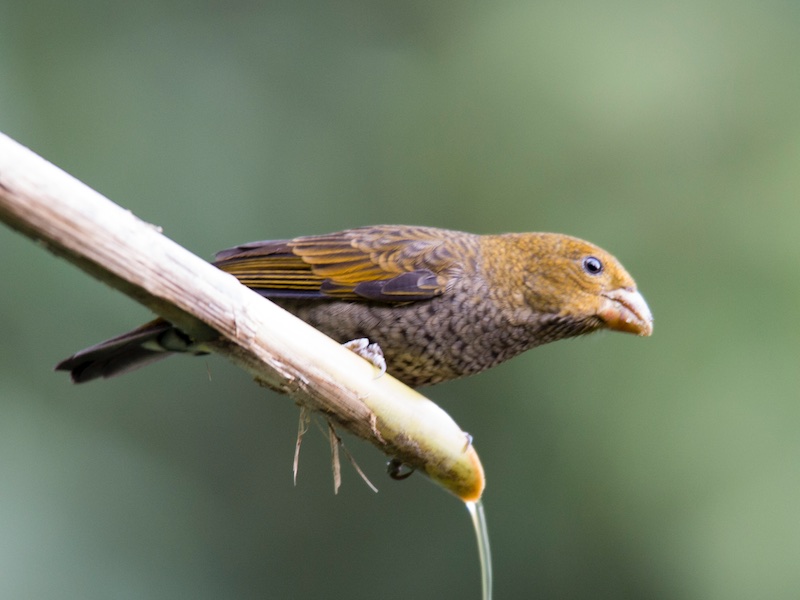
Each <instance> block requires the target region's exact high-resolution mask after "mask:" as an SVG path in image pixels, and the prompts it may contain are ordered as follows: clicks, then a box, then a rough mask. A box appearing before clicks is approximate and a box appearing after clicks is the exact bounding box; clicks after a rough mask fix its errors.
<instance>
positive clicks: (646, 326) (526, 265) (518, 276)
mask: <svg viewBox="0 0 800 600" xmlns="http://www.w3.org/2000/svg"><path fill="white" fill-rule="evenodd" d="M490 246H492V248H490V249H489V251H490V252H491V253H492V254H496V253H498V252H499V253H504V254H505V260H506V261H507V262H506V264H512V265H513V268H512V269H511V273H512V276H511V279H512V280H511V281H506V282H505V285H504V286H501V287H503V288H504V289H505V290H506V291H507V292H510V293H511V295H512V296H511V298H510V299H511V304H512V305H514V306H515V311H516V314H517V315H518V316H519V317H520V318H521V319H522V320H541V319H542V318H543V317H544V318H545V319H551V320H552V321H553V322H561V323H563V324H564V327H565V331H564V337H568V336H570V335H577V334H580V333H589V332H591V331H595V330H597V329H604V328H605V329H611V330H615V331H623V332H627V333H634V334H637V335H641V336H649V335H650V334H651V333H652V332H653V316H652V314H651V313H650V309H649V307H648V306H647V303H646V302H645V300H644V298H643V297H642V295H641V294H640V293H639V292H638V290H637V289H636V282H635V281H634V280H633V278H632V277H631V276H630V275H629V274H628V272H627V271H626V270H625V268H624V267H623V266H622V265H621V264H620V262H619V261H618V260H617V259H616V258H614V257H613V256H612V255H611V254H609V253H608V252H606V251H605V250H603V249H602V248H599V247H597V246H595V245H594V244H591V243H589V242H585V241H583V240H580V239H577V238H574V237H570V236H566V235H561V234H552V233H529V234H508V235H503V236H496V237H494V241H493V242H492V243H491V244H490ZM493 272H494V273H503V272H505V273H509V271H508V270H505V271H502V270H494V271H493ZM487 275H488V276H489V277H492V274H491V272H490V273H487ZM509 284H510V285H509ZM570 325H572V326H574V329H573V330H571V331H570V330H569V327H570Z"/></svg>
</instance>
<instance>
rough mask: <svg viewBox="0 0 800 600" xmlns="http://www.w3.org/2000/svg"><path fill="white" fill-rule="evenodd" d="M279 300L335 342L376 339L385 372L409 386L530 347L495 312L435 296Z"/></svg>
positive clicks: (466, 371)
mask: <svg viewBox="0 0 800 600" xmlns="http://www.w3.org/2000/svg"><path fill="white" fill-rule="evenodd" d="M279 304H280V305H282V306H283V307H284V308H286V309H287V310H289V311H290V312H292V313H294V314H295V315H297V316H298V317H300V318H301V319H303V320H304V321H306V322H307V323H309V324H311V325H313V326H314V327H316V328H317V329H319V330H320V331H322V332H323V333H325V334H326V335H328V336H330V337H332V338H333V339H335V340H337V341H338V342H340V343H344V342H347V341H350V340H352V339H357V338H368V339H369V340H370V342H377V343H378V344H379V345H380V347H381V349H382V350H383V354H384V356H385V358H386V365H387V372H389V373H390V374H391V375H393V376H394V377H397V378H398V379H399V380H401V381H403V382H404V383H406V384H408V385H410V386H412V387H418V386H425V385H431V384H435V383H441V382H443V381H448V380H451V379H456V378H459V377H463V376H465V375H470V374H473V373H478V372H480V371H483V370H485V369H488V368H489V367H492V366H494V365H496V364H497V363H499V362H501V361H503V360H506V359H508V358H511V357H512V356H515V355H516V354H519V353H520V352H523V351H524V350H526V349H527V348H529V347H530V346H531V345H532V344H531V343H528V342H527V341H525V340H524V339H522V340H520V339H518V336H515V335H512V334H510V333H509V330H508V326H507V324H504V323H503V322H499V321H498V317H497V315H493V314H485V313H483V312H482V311H481V310H480V309H479V308H476V307H458V308H457V307H454V306H453V302H452V301H446V300H443V299H439V298H437V299H434V300H432V301H429V302H416V303H410V304H407V305H400V306H386V305H379V304H365V303H361V302H358V303H356V302H343V301H336V300H323V301H316V302H313V303H309V302H307V301H305V302H299V301H286V300H284V301H279Z"/></svg>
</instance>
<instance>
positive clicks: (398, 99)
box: [0, 0, 800, 600]
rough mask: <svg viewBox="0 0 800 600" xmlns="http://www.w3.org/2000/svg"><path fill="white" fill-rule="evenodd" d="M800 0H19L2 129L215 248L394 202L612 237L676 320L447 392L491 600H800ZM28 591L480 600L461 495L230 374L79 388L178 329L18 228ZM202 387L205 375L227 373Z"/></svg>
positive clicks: (435, 213) (23, 587)
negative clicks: (337, 466)
mask: <svg viewBox="0 0 800 600" xmlns="http://www.w3.org/2000/svg"><path fill="white" fill-rule="evenodd" d="M798 31H800V4H798V3H796V2H790V1H786V0H762V1H761V2H755V1H749V2H736V1H733V2H731V1H728V2H721V1H713V0H691V1H688V0H686V1H678V2H672V3H658V4H656V3H642V2H634V1H633V0H616V1H608V2H602V3H599V2H588V1H582V2H581V1H566V2H555V1H543V2H530V1H528V2H514V1H508V0H500V1H497V2H492V3H487V2H460V3H430V2H395V3H388V2H383V3H375V2H367V1H358V0H353V1H344V2H335V3H327V2H303V1H300V2H298V1H291V2H290V1H287V2H269V3H258V2H245V1H240V2H236V1H234V2H226V3H221V2H219V3H215V2H161V1H159V2H153V1H150V2H140V3H131V2H107V1H99V0H82V1H78V2H71V3H57V2H41V1H38V0H26V1H25V2H22V1H18V0H11V1H9V0H6V2H3V3H0V130H2V131H4V132H5V133H7V134H9V135H11V136H12V137H14V138H15V139H17V140H18V141H20V142H21V143H23V144H25V145H27V146H29V147H31V148H32V149H33V150H35V151H36V152H38V153H40V154H41V155H43V156H44V157H46V158H47V159H49V160H50V161H52V162H54V163H55V164H57V165H59V166H61V167H62V168H64V169H65V170H66V171H68V172H70V173H72V174H73V175H75V176H76V177H78V178H80V179H82V180H83V181H84V182H86V183H87V184H89V185H90V186H92V187H94V188H95V189H97V190H99V191H100V192H102V193H104V194H106V195H107V196H108V197H109V198H111V199H112V200H114V201H115V202H117V203H119V204H121V205H122V206H124V207H126V208H129V209H130V210H131V211H133V212H134V213H135V214H137V215H139V216H140V217H142V218H143V219H145V220H148V221H150V222H153V223H156V224H158V225H160V226H162V227H163V229H164V232H165V233H166V234H167V235H168V236H170V237H172V238H173V239H175V240H176V241H178V242H179V243H181V244H184V245H185V246H187V247H188V248H189V249H190V250H192V251H194V252H196V253H198V254H200V255H201V256H204V257H208V258H210V257H211V256H212V254H213V252H214V251H215V250H218V249H220V248H224V247H227V246H230V245H233V244H236V243H240V242H245V241H250V240H255V239H270V238H281V237H288V236H294V235H300V234H306V233H324V232H327V231H332V230H336V229H340V228H346V227H353V226H357V225H365V224H373V223H393V222H395V223H412V224H428V225H437V226H442V227H449V228H456V229H466V230H471V231H476V232H482V233H489V232H500V231H524V230H546V231H559V232H564V233H569V234H573V235H577V236H580V237H584V238H587V239H590V240H592V241H593V242H595V243H597V244H599V245H601V246H604V247H605V248H607V249H608V250H610V251H611V252H613V253H614V254H616V255H617V256H618V257H619V258H620V259H621V260H622V262H623V263H624V264H625V266H626V267H627V268H628V270H629V271H630V272H631V273H632V274H633V275H634V276H635V277H636V279H637V281H638V283H639V287H640V289H641V290H642V291H643V293H644V295H645V297H646V298H647V299H648V301H649V303H650V306H651V308H652V310H653V312H654V314H655V318H656V321H655V334H654V336H653V337H652V338H651V339H646V340H645V339H637V338H634V337H631V336H623V335H618V334H600V335H596V336H594V337H589V338H586V339H582V340H576V341H569V342H562V343H559V344H555V345H552V346H548V347H544V348H539V349H536V350H533V351H531V352H529V353H527V354H526V355H524V356H522V357H520V358H518V359H515V360H513V361H511V362H510V363H507V364H505V365H503V366H501V367H498V368H497V369H495V370H493V371H490V372H488V373H485V374H483V375H479V376H476V377H474V378H472V379H468V380H466V381H459V382H454V383H451V384H446V385H442V386H440V387H435V388H429V389H428V390H427V393H428V395H429V396H430V397H432V398H433V399H435V400H436V401H437V402H439V403H441V404H442V405H443V406H444V407H445V409H446V410H448V412H450V414H451V415H453V417H454V418H455V419H456V421H457V422H458V423H459V424H460V425H461V426H462V427H463V428H464V429H465V430H467V431H469V432H471V433H472V434H473V436H474V439H475V446H476V448H477V450H478V452H479V453H480V455H481V457H482V460H483V462H484V466H485V468H486V470H487V476H488V489H487V492H486V494H485V504H486V508H487V511H488V517H489V526H490V532H491V536H492V544H493V552H494V559H495V574H496V579H497V581H496V586H495V590H496V595H497V597H498V598H531V597H535V598H575V599H580V598H617V599H628V598H630V599H662V598H664V599H667V598H669V599H690V600H694V599H697V600H714V599H725V600H731V599H739V598H741V599H752V598H776V599H780V598H797V597H798V596H799V595H800V569H798V561H800V436H798V430H800V403H798V389H800V386H799V384H800V375H798V373H799V372H800V369H798V350H799V349H800V348H799V346H800V344H799V343H798V342H800V325H798V318H797V304H798V298H799V297H800V283H799V281H800V280H799V279H798V273H800V249H799V247H798V237H797V232H798V223H799V222H800V203H798V190H799V189H800V111H798V107H799V106H800V69H799V68H798V63H800V35H798ZM0 248H1V249H2V254H3V260H2V266H1V267H0V273H2V282H3V283H2V287H0V330H2V332H3V333H2V342H0V398H2V402H1V403H0V482H2V483H0V596H2V597H3V598H37V599H50V598H52V599H64V598H81V599H87V598H89V599H95V598H96V599H106V598H125V599H128V598H148V599H151V598H164V599H167V598H169V599H173V598H193V599H212V598H213V599H217V598H324V597H333V596H335V597H341V598H353V599H359V598H364V599H366V598H385V599H393V598H456V597H458V598H477V597H478V595H479V576H478V561H477V551H476V548H475V543H474V540H473V537H472V532H471V529H470V525H469V522H468V518H467V514H466V511H465V510H464V509H463V507H462V505H461V504H460V503H459V502H458V501H457V500H455V499H454V498H452V497H450V496H449V495H448V494H446V493H444V492H442V491H441V490H439V489H438V488H436V487H435V486H433V485H431V484H430V483H429V482H427V481H426V480H425V478H424V477H422V476H415V477H412V478H411V479H409V480H407V481H405V482H400V483H398V482H395V481H391V480H389V479H388V478H387V477H386V476H385V475H384V461H385V459H384V457H383V456H382V455H380V454H379V453H378V452H377V451H376V450H374V449H373V448H372V447H370V446H367V445H365V444H363V443H361V442H359V441H357V440H354V439H352V438H347V439H346V442H347V445H348V447H349V448H350V450H351V452H352V453H353V454H354V455H355V456H356V459H357V460H358V462H359V463H360V465H361V466H362V468H364V470H365V471H366V472H367V473H368V474H369V476H370V477H371V478H372V479H373V481H375V482H376V483H377V485H378V487H379V488H380V492H379V493H378V494H374V493H372V492H371V491H369V490H368V489H367V487H366V486H365V485H364V484H363V483H362V482H361V481H360V480H359V477H358V476H357V475H356V474H355V472H354V471H353V470H352V469H351V468H350V467H349V465H347V464H345V465H344V487H343V489H342V490H341V492H340V493H339V495H338V496H334V495H333V492H332V483H331V476H330V471H329V453H328V449H327V442H326V440H325V439H324V437H323V436H322V435H320V434H318V432H316V431H314V430H312V432H311V434H310V435H308V436H307V441H306V444H305V446H304V448H303V453H302V457H301V471H300V477H299V483H298V485H297V487H296V488H295V487H293V486H292V478H291V466H292V454H293V451H294V439H295V432H296V424H297V421H296V419H297V413H298V411H297V408H296V407H295V406H294V405H293V403H292V402H291V401H290V400H288V399H286V398H285V397H281V396H278V395H275V394H272V393H269V392H267V391H265V390H263V389H260V388H259V387H257V386H256V385H255V384H253V383H252V382H251V381H250V379H249V378H248V376H247V375H245V374H244V373H243V372H241V371H238V370H237V369H235V368H233V367H232V366H230V365H229V364H227V363H226V362H225V361H223V360H221V359H218V358H215V357H211V358H207V359H191V360H190V359H188V358H182V357H180V358H175V359H171V360H169V361H165V362H163V363H159V364H157V365H155V366H152V367H150V368H147V369H145V370H142V371H138V372H136V373H132V374H129V375H127V376H125V377H123V378H119V379H116V380H110V381H102V382H96V383H94V384H90V385H86V386H81V387H78V386H72V385H71V384H70V383H69V382H68V380H67V378H66V376H64V375H63V374H55V373H53V372H52V367H53V365H54V364H55V363H56V362H57V361H58V360H59V359H61V358H64V357H65V356H67V355H69V354H71V353H72V352H73V351H75V350H77V349H79V348H82V347H84V346H87V345H90V344H92V343H95V342H97V341H99V340H101V339H105V338H106V337H110V336H112V335H115V334H117V333H120V332H122V331H124V330H127V329H128V328H131V327H133V326H135V325H138V324H139V323H140V322H141V321H143V320H146V319H147V318H149V315H148V313H147V311H146V310H144V309H143V308H141V307H140V306H138V305H136V304H135V303H134V302H133V301H131V300H129V299H127V298H125V297H123V296H122V295H120V294H118V293H116V292H114V291H111V290H110V289H108V288H106V287H105V286H103V285H102V284H99V283H97V282H96V281H94V280H92V279H90V278H89V277H87V276H86V275H84V274H83V273H81V272H79V271H78V270H76V269H75V268H73V267H72V266H70V265H68V264H67V263H65V262H63V261H61V260H58V259H56V258H54V257H53V256H51V255H50V254H48V253H47V252H44V251H43V250H42V249H41V248H39V247H37V246H36V245H34V244H32V243H31V242H30V241H29V240H27V239H25V238H22V237H21V236H18V235H17V234H15V233H13V232H11V231H10V230H8V229H5V228H0ZM209 374H210V375H211V377H209Z"/></svg>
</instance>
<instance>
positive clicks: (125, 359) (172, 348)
mask: <svg viewBox="0 0 800 600" xmlns="http://www.w3.org/2000/svg"><path fill="white" fill-rule="evenodd" d="M191 345H192V342H191V340H190V339H189V338H188V337H187V336H186V335H185V334H184V333H183V332H181V331H179V330H177V329H175V328H174V327H173V326H172V325H170V324H169V323H168V322H167V321H164V320H163V319H156V320H155V321H151V322H150V323H146V324H144V325H142V326H141V327H139V328H137V329H134V330H133V331H129V332H128V333H123V334H122V335H119V336H117V337H115V338H111V339H110V340H106V341H105V342H100V343H99V344H97V345H95V346H92V347H90V348H86V349H84V350H81V351H80V352H78V353H76V354H74V355H73V356H70V357H69V358H67V359H66V360H63V361H61V362H60V363H58V364H57V365H56V371H69V372H70V375H71V376H72V381H74V382H75V383H84V382H85V381H91V380H92V379H97V378H98V377H114V376H115V375H121V374H122V373H127V372H128V371H133V370H134V369H138V368H139V367H143V366H145V365H147V364H150V363H151V362H155V361H157V360H161V359H162V358H166V357H168V356H171V355H172V353H173V352H181V351H184V352H186V351H190V352H191V351H193V350H192V348H191Z"/></svg>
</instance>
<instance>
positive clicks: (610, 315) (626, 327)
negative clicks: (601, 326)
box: [597, 288, 653, 336]
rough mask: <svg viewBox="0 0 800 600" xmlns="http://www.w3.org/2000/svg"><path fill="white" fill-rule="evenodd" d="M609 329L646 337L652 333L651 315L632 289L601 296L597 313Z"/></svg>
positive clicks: (644, 303)
mask: <svg viewBox="0 0 800 600" xmlns="http://www.w3.org/2000/svg"><path fill="white" fill-rule="evenodd" d="M597 314H598V316H599V317H600V318H601V319H603V321H605V323H606V325H607V326H608V328H609V329H613V330H614V331H624V332H627V333H635V334H636V335H642V336H648V335H650V334H652V333H653V315H652V313H651V312H650V308H649V307H648V306H647V302H645V301H644V298H643V297H642V295H641V294H640V293H639V292H637V291H636V290H634V289H630V288H619V289H617V290H614V291H613V292H609V293H607V294H603V305H602V306H601V307H600V310H599V311H598V312H597Z"/></svg>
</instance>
